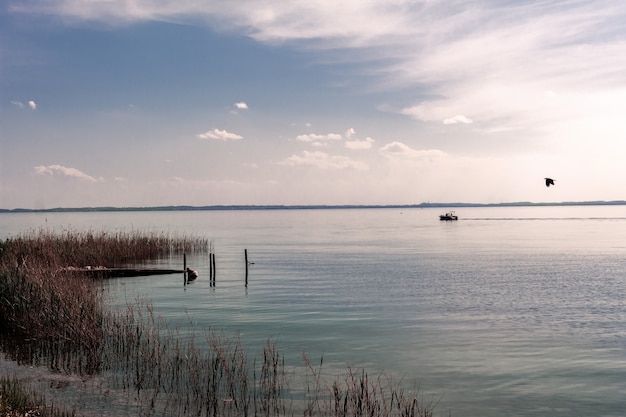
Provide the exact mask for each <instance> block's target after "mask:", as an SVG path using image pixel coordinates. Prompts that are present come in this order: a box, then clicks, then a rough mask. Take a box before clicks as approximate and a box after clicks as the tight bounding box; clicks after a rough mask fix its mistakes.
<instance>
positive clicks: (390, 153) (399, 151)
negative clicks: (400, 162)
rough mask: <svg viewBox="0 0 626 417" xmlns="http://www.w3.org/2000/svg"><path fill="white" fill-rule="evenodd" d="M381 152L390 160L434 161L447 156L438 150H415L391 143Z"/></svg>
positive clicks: (397, 143)
mask: <svg viewBox="0 0 626 417" xmlns="http://www.w3.org/2000/svg"><path fill="white" fill-rule="evenodd" d="M380 152H381V153H382V154H383V155H385V156H387V157H390V158H402V159H428V160H433V159H436V158H442V157H444V156H446V153H445V152H443V151H440V150H438V149H425V150H421V149H413V148H411V147H410V146H407V145H405V144H404V143H402V142H391V143H388V144H386V145H385V146H383V147H382V148H380Z"/></svg>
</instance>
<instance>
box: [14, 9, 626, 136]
mask: <svg viewBox="0 0 626 417" xmlns="http://www.w3.org/2000/svg"><path fill="white" fill-rule="evenodd" d="M8 10H9V11H12V12H22V13H46V14H56V15H62V16H64V17H68V18H70V19H69V21H70V22H71V19H78V20H89V21H104V22H107V23H109V24H129V23H132V22H138V21H151V20H155V21H179V22H181V21H182V22H191V23H194V24H197V22H201V21H204V22H206V23H207V24H208V25H209V26H211V27H213V28H216V29H218V30H229V31H230V30H241V31H242V32H245V33H246V34H247V35H248V36H251V37H252V38H254V39H256V40H257V41H259V42H264V43H271V44H278V43H280V44H283V45H297V46H298V47H303V46H304V47H306V46H311V47H315V48H317V50H323V49H326V50H328V51H342V54H341V56H342V57H346V56H347V53H349V58H346V59H351V60H353V61H354V60H362V61H370V62H371V63H372V65H370V66H368V67H367V71H368V74H369V75H371V76H373V77H376V79H377V80H378V82H379V83H380V84H381V85H383V86H385V87H386V88H388V89H404V88H405V87H407V86H408V87H415V88H416V89H418V90H421V94H417V93H416V96H415V97H414V99H413V100H412V103H404V104H400V103H396V104H397V107H399V108H401V109H402V108H403V109H404V110H401V112H402V113H403V114H406V115H408V116H411V117H414V118H416V119H418V120H423V121H436V122H439V123H441V122H442V121H448V122H452V123H467V121H462V120H460V119H456V118H455V116H454V115H464V114H468V113H470V112H471V114H472V120H473V121H474V122H475V123H480V122H482V123H484V122H491V121H495V120H497V121H498V122H499V123H504V122H508V123H511V124H520V123H526V124H530V123H532V122H533V121H535V120H537V119H541V118H546V119H549V118H554V114H553V113H552V112H554V111H557V112H558V115H561V114H564V113H568V112H571V111H574V110H573V109H570V107H572V106H575V105H576V104H577V103H575V102H571V101H570V103H568V104H567V105H566V106H564V108H561V109H558V110H557V109H553V108H550V109H549V110H551V113H546V111H545V110H546V108H545V107H544V106H542V105H541V102H540V99H539V96H540V95H541V94H542V93H541V92H544V91H546V90H553V89H554V90H557V91H559V92H561V93H562V94H564V95H565V96H567V95H568V93H571V94H573V93H576V94H578V97H579V99H580V101H581V102H584V100H585V99H586V94H591V93H592V92H594V91H596V90H598V89H601V90H602V91H612V90H614V89H615V88H616V87H621V86H622V85H623V77H622V75H621V74H624V73H625V72H626V54H624V53H623V51H624V49H625V48H626V38H625V36H626V35H624V32H623V30H622V28H623V22H624V20H626V3H623V2H607V1H604V0H589V1H584V2H583V1H577V2H572V1H551V2H509V1H500V0H485V1H482V2H480V3H478V4H477V3H475V2H468V1H467V0H450V1H448V2H446V3H445V4H442V3H440V2H433V1H431V0H417V1H416V0H396V1H387V0H373V1H367V2H363V1H342V2H337V1H335V0H320V1H317V2H315V3H314V5H312V4H311V3H307V2H301V1H297V0H284V1H264V0H242V1H237V2H232V1H230V0H215V1H211V2H198V1H196V0H175V1H174V0H171V1H167V0H162V1H132V2H130V1H127V0H107V1H77V0H58V1H55V2H50V1H47V0H20V1H18V0H9V7H8ZM372 56H376V57H377V60H376V62H372V59H371V57H372ZM325 59H328V58H325ZM239 104H245V103H243V102H240V103H237V104H235V108H236V109H238V110H243V108H242V107H239ZM538 104H539V105H538ZM520 118H522V120H520Z"/></svg>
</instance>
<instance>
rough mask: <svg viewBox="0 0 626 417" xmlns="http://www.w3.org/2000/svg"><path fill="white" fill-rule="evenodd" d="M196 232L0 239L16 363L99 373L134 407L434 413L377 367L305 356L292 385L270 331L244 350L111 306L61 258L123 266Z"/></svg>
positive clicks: (2, 300) (183, 242) (5, 342)
mask: <svg viewBox="0 0 626 417" xmlns="http://www.w3.org/2000/svg"><path fill="white" fill-rule="evenodd" d="M208 248H209V242H208V241H206V240H204V239H192V238H187V237H174V238H172V237H170V236H166V235H163V234H161V235H154V234H152V235H142V234H140V233H115V234H107V233H93V232H63V233H61V234H55V233H51V232H47V231H38V232H32V233H31V234H28V235H24V236H19V237H17V238H12V239H8V240H6V241H5V242H0V341H1V342H2V344H1V347H2V349H3V350H4V351H5V352H7V353H8V354H9V355H12V357H14V358H15V359H17V360H18V361H21V362H23V363H29V364H35V365H45V366H48V367H49V368H51V369H53V370H55V371H59V372H67V373H76V374H81V375H90V374H95V373H99V374H101V375H104V376H106V378H107V379H108V381H109V383H110V384H111V386H113V387H115V388H116V389H118V388H119V389H121V390H122V391H124V392H126V394H127V396H128V397H129V401H132V402H138V403H139V404H140V408H141V414H142V415H164V416H165V415H176V416H186V415H193V416H252V415H254V416H267V417H269V416H285V415H305V416H372V417H374V416H384V417H392V416H403V417H404V416H406V417H409V416H418V417H429V416H432V412H433V410H434V404H433V403H426V404H422V403H421V402H420V401H418V400H417V394H416V392H414V391H411V392H408V391H405V390H404V389H403V388H402V384H395V383H393V381H392V380H391V378H388V377H384V376H383V375H380V376H377V377H374V378H372V377H370V376H369V375H368V374H367V373H366V372H365V371H361V372H355V371H353V370H352V369H350V368H348V369H347V370H346V375H345V377H344V378H343V379H333V378H331V379H330V380H328V379H326V378H323V377H322V362H320V365H319V367H314V366H312V365H311V364H310V362H309V361H308V359H307V358H306V356H305V357H304V361H303V366H302V367H301V368H299V370H298V372H300V373H299V374H296V375H292V378H294V379H295V380H296V381H297V382H298V384H299V385H300V386H302V381H304V384H305V386H306V389H304V390H302V389H299V390H291V389H290V387H289V378H288V374H287V372H286V371H285V363H284V360H283V357H282V354H281V353H280V352H279V350H278V349H277V347H276V345H275V344H274V343H273V342H272V341H271V340H268V342H267V344H266V345H265V346H264V347H262V349H261V352H260V353H259V354H258V355H257V356H254V357H249V354H248V352H247V351H246V350H245V349H243V347H242V344H241V341H240V339H239V337H236V336H235V337H226V336H224V335H221V334H218V333H216V332H214V331H212V332H207V331H192V332H190V333H185V335H184V337H183V336H182V335H180V334H179V332H178V330H177V329H171V328H169V326H168V325H167V323H166V322H165V321H164V320H163V319H161V318H158V317H156V316H155V314H154V312H153V310H152V307H151V305H150V304H149V303H146V302H141V301H137V302H136V303H134V304H129V305H128V306H127V308H126V309H123V310H121V311H110V310H109V309H108V308H107V307H106V305H105V303H104V299H103V296H102V294H100V293H99V292H98V287H99V286H97V285H94V283H93V281H92V280H90V279H86V278H85V277H81V276H80V275H78V274H76V273H69V272H67V271H66V270H65V269H64V268H65V267H67V266H83V265H104V266H123V265H124V263H129V262H139V261H142V260H146V259H153V258H158V257H163V256H169V255H171V254H173V253H181V252H184V251H187V252H189V253H191V252H193V251H206V250H207V249H208Z"/></svg>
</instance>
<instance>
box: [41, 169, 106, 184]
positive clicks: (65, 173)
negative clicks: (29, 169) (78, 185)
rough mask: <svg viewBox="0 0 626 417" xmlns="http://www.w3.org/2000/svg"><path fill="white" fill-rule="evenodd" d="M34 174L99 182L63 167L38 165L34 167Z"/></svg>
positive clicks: (75, 170) (82, 173)
mask: <svg viewBox="0 0 626 417" xmlns="http://www.w3.org/2000/svg"><path fill="white" fill-rule="evenodd" d="M35 173H37V174H38V175H49V176H53V177H56V176H61V177H70V178H76V179H79V180H82V181H87V182H99V180H97V179H96V178H94V177H92V176H90V175H87V174H85V173H84V172H82V171H80V170H78V169H76V168H70V167H64V166H63V165H39V166H36V167H35Z"/></svg>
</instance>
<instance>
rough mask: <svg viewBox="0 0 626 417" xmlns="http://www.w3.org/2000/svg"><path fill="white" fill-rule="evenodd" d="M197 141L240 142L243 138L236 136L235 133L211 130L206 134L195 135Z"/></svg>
mask: <svg viewBox="0 0 626 417" xmlns="http://www.w3.org/2000/svg"><path fill="white" fill-rule="evenodd" d="M196 137H197V138H198V139H216V140H224V141H227V140H240V139H243V136H240V135H237V134H236V133H232V132H228V131H226V130H220V129H213V130H209V131H208V132H204V133H199V134H198V135H196Z"/></svg>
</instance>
